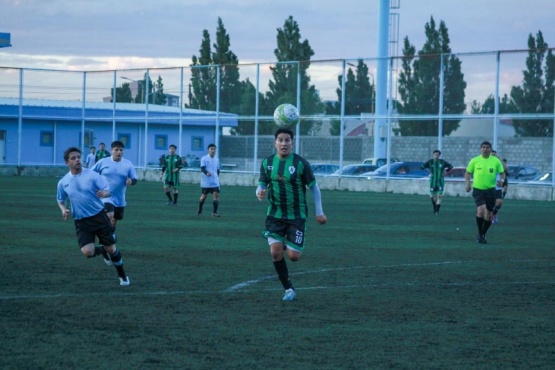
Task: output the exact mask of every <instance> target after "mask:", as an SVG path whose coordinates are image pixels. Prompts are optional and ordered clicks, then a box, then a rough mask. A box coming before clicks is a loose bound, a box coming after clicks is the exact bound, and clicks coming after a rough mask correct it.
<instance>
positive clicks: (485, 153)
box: [464, 141, 506, 244]
mask: <svg viewBox="0 0 555 370" xmlns="http://www.w3.org/2000/svg"><path fill="white" fill-rule="evenodd" d="M480 152H481V154H480V155H479V156H477V157H474V158H472V159H471V160H470V162H469V163H468V166H467V167H466V173H465V174H464V178H465V180H466V192H467V193H468V192H470V189H473V190H472V197H473V198H474V203H475V204H476V224H477V225H478V239H477V241H478V243H480V244H487V241H486V233H487V231H488V229H489V227H490V226H491V215H492V212H493V207H495V185H496V177H497V174H499V175H500V176H499V181H498V184H497V185H498V186H503V182H504V181H505V176H506V174H505V170H504V168H503V164H502V163H501V161H500V160H499V158H497V157H496V156H493V155H491V143H490V142H489V141H484V142H483V143H482V144H481V145H480ZM470 176H473V178H474V180H473V183H472V186H471V185H470Z"/></svg>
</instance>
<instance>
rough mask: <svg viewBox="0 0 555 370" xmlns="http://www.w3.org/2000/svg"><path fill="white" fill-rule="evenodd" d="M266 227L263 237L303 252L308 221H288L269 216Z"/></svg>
mask: <svg viewBox="0 0 555 370" xmlns="http://www.w3.org/2000/svg"><path fill="white" fill-rule="evenodd" d="M264 226H265V229H264V232H263V236H264V237H265V238H266V239H267V238H269V237H272V238H274V239H277V240H279V241H281V242H283V243H285V244H286V245H287V246H290V247H292V248H293V249H294V250H296V251H298V252H302V251H303V249H304V235H305V228H306V220H302V219H295V220H286V219H281V218H275V217H272V216H268V217H266V223H265V225H264Z"/></svg>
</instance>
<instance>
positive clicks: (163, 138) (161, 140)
mask: <svg viewBox="0 0 555 370" xmlns="http://www.w3.org/2000/svg"><path fill="white" fill-rule="evenodd" d="M154 149H163V150H166V149H168V135H155V136H154Z"/></svg>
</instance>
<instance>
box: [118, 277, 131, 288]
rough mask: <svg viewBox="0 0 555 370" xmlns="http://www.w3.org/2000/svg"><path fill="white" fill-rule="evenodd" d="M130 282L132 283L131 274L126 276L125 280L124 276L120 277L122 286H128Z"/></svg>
mask: <svg viewBox="0 0 555 370" xmlns="http://www.w3.org/2000/svg"><path fill="white" fill-rule="evenodd" d="M129 284H131V281H130V280H129V276H126V277H125V280H123V278H121V277H120V278H119V285H121V286H128V285H129Z"/></svg>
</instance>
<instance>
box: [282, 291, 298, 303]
mask: <svg viewBox="0 0 555 370" xmlns="http://www.w3.org/2000/svg"><path fill="white" fill-rule="evenodd" d="M296 296H297V294H296V293H295V289H293V288H290V289H287V290H286V291H285V294H284V296H283V298H282V299H281V300H282V301H292V300H294V299H295V297H296Z"/></svg>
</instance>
